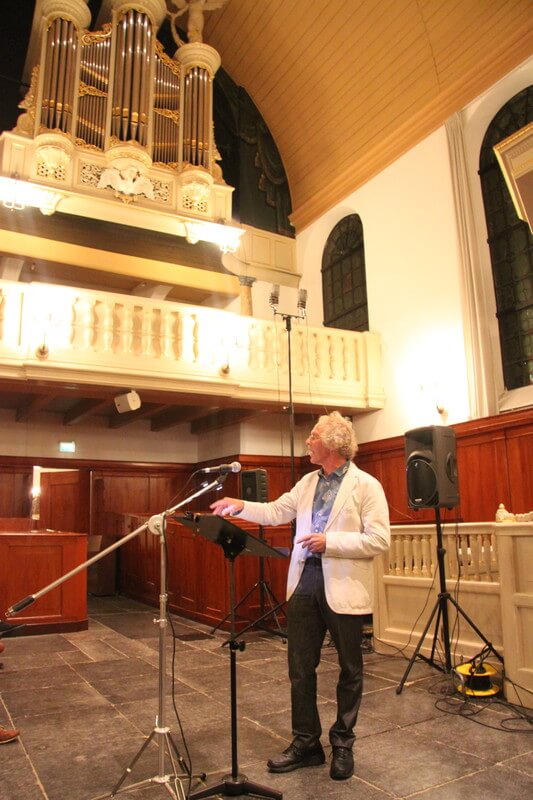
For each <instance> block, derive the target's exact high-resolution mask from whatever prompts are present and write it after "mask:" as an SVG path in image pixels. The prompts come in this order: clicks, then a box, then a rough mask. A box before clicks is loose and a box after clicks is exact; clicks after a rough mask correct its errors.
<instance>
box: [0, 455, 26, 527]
mask: <svg viewBox="0 0 533 800" xmlns="http://www.w3.org/2000/svg"><path fill="white" fill-rule="evenodd" d="M31 482H32V468H31V467H28V466H17V465H16V464H13V463H11V464H5V465H4V464H2V465H0V516H2V517H26V516H28V517H29V514H30V508H31V498H30V489H31Z"/></svg>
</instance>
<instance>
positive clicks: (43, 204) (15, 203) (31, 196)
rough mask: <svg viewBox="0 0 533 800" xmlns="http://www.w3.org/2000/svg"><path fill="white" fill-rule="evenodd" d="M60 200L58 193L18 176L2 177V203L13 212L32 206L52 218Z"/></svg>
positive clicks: (0, 196) (0, 193)
mask: <svg viewBox="0 0 533 800" xmlns="http://www.w3.org/2000/svg"><path fill="white" fill-rule="evenodd" d="M60 200H61V195H60V194H58V192H53V191H52V190H51V189H47V188H45V187H44V186H39V185H38V184H36V183H29V182H28V181H25V180H20V179H19V178H18V176H16V175H15V176H14V177H13V178H6V177H4V176H0V202H1V203H2V204H3V205H4V207H5V208H8V209H10V210H12V211H22V210H23V209H24V208H26V207H27V206H32V207H34V208H38V209H40V211H41V213H42V214H45V215H46V216H50V215H51V214H53V213H54V211H55V210H56V208H57V204H58V203H59V201H60Z"/></svg>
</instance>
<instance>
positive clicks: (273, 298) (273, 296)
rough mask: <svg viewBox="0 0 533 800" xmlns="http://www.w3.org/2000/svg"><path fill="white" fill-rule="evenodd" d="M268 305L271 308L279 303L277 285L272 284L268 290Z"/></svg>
mask: <svg viewBox="0 0 533 800" xmlns="http://www.w3.org/2000/svg"><path fill="white" fill-rule="evenodd" d="M268 302H269V305H271V306H272V307H274V306H277V305H278V303H279V283H273V284H272V288H271V290H270V297H269V298H268Z"/></svg>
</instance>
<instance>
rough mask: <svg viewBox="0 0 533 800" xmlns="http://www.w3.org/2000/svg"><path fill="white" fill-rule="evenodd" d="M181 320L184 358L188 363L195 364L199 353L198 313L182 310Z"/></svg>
mask: <svg viewBox="0 0 533 800" xmlns="http://www.w3.org/2000/svg"><path fill="white" fill-rule="evenodd" d="M180 320H181V354H182V358H183V360H184V361H185V362H186V363H188V364H194V363H195V362H196V358H197V355H198V344H197V341H196V335H197V331H196V314H190V313H188V312H184V311H182V312H180Z"/></svg>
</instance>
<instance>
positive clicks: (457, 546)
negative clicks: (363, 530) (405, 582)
mask: <svg viewBox="0 0 533 800" xmlns="http://www.w3.org/2000/svg"><path fill="white" fill-rule="evenodd" d="M496 541H497V539H496V528H495V525H494V524H493V523H484V524H477V523H476V524H473V523H472V524H468V523H467V524H464V523H463V524H461V525H455V524H444V525H442V542H443V546H444V550H445V554H444V567H445V572H446V576H447V578H448V579H450V580H457V579H459V578H460V579H462V580H465V581H486V582H489V583H492V582H494V581H497V580H498V552H497V546H496ZM437 570H438V564H437V533H436V528H435V526H434V525H417V526H413V525H396V526H394V528H393V530H392V540H391V547H390V550H389V563H388V568H387V567H385V573H384V574H386V575H401V576H403V577H414V578H433V576H434V575H435V572H436V571H437Z"/></svg>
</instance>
